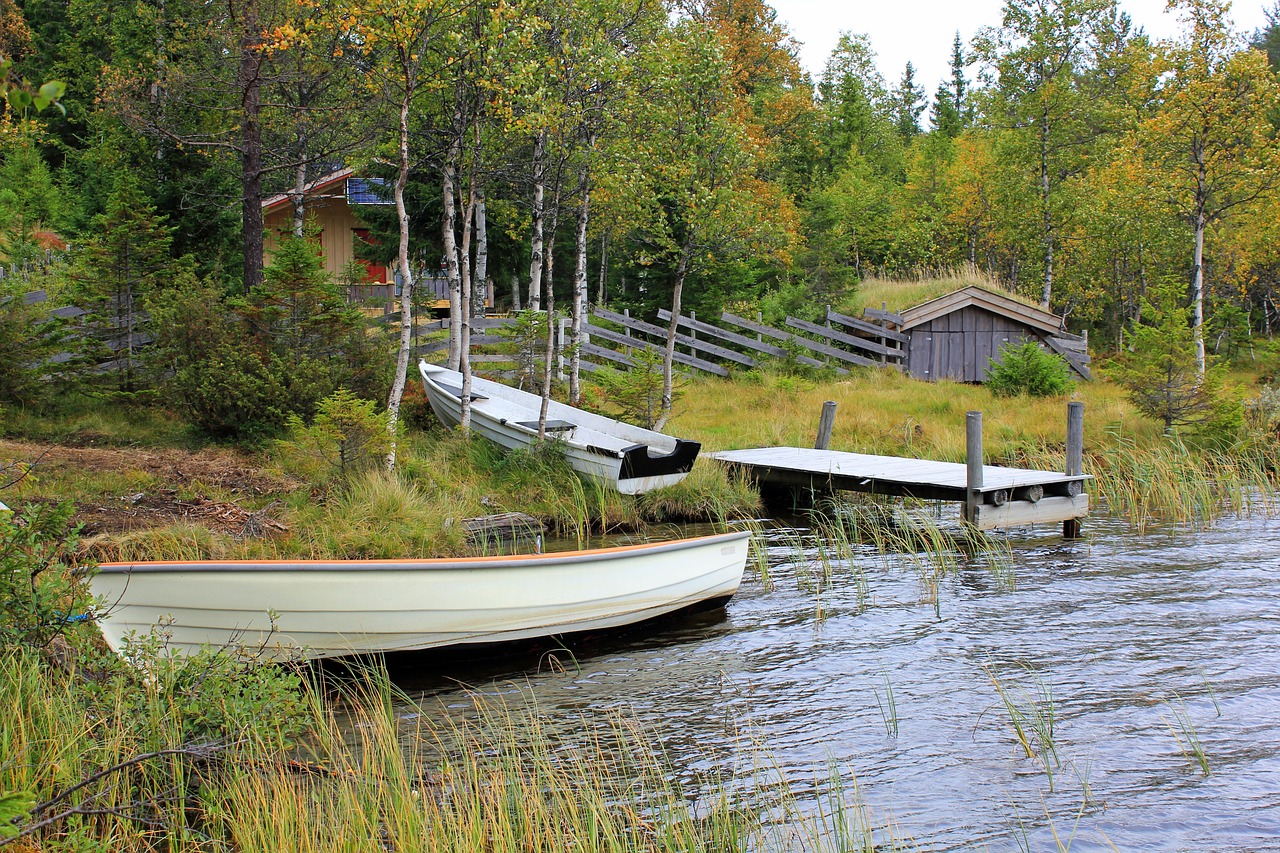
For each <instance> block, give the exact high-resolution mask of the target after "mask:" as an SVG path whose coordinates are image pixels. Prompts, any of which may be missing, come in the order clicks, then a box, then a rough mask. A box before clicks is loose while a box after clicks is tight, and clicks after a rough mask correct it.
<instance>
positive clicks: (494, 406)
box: [419, 363, 701, 495]
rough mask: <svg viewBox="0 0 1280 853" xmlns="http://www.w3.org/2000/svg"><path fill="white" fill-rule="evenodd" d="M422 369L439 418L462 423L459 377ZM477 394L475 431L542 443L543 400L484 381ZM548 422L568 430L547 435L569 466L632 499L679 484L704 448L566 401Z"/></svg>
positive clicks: (512, 442)
mask: <svg viewBox="0 0 1280 853" xmlns="http://www.w3.org/2000/svg"><path fill="white" fill-rule="evenodd" d="M419 370H420V371H421V373H422V382H423V387H424V388H425V389H426V392H427V399H428V401H429V402H430V404H431V409H432V411H434V412H435V413H436V417H438V418H439V419H440V420H441V422H443V423H444V424H446V425H447V426H451V427H456V426H459V425H460V424H461V423H462V401H461V399H460V398H461V389H460V388H459V387H458V386H459V385H460V383H461V377H460V375H459V374H457V373H455V372H453V371H447V370H444V369H442V368H439V367H436V366H433V365H428V364H425V363H423V364H421V365H420V366H419ZM450 382H452V383H453V384H450ZM473 389H475V390H474V393H476V394H478V395H482V396H478V397H477V399H475V400H473V401H472V404H471V429H472V430H473V431H474V432H478V433H480V435H482V436H484V437H485V438H487V439H489V440H490V441H492V442H494V443H495V444H498V445H500V446H502V447H505V448H507V449H508V450H516V449H520V448H528V447H531V446H532V445H533V444H534V443H535V442H536V441H537V440H538V430H537V428H536V421H537V419H538V415H539V411H540V408H541V404H542V399H541V398H540V397H538V396H536V395H533V394H529V393H527V392H524V391H520V390H518V389H515V388H509V387H507V386H504V385H499V384H498V383H496V382H490V381H488V380H484V379H479V378H476V379H474V380H473ZM548 419H549V420H550V421H552V422H558V423H559V424H561V425H563V428H562V429H560V430H554V429H553V430H552V431H551V432H549V433H547V436H548V437H549V438H551V439H554V440H556V441H557V442H558V444H559V445H560V447H561V449H562V450H563V452H564V457H565V459H566V460H567V461H568V463H569V466H570V467H572V468H573V469H574V470H575V471H577V472H578V473H580V474H583V475H585V476H588V477H591V478H594V479H597V480H600V481H603V482H605V483H608V484H609V485H610V486H611V487H612V488H615V489H616V490H617V491H619V492H621V493H622V494H626V495H637V494H641V493H643V492H648V491H652V490H653V489H659V488H663V487H664V486H672V485H675V484H676V483H678V482H680V481H681V480H683V479H684V478H685V476H686V475H687V474H688V473H689V471H691V470H692V469H693V463H694V460H695V459H696V458H697V456H698V451H699V450H700V448H701V445H700V444H699V443H698V442H696V441H688V440H686V439H679V438H673V437H671V436H668V435H663V434H662V433H659V432H654V431H653V430H646V429H642V428H640V427H636V426H633V425H630V424H624V423H621V422H619V421H614V420H612V419H609V418H605V417H602V416H600V415H593V414H591V413H589V412H585V411H582V410H580V409H575V408H573V407H572V406H566V405H564V404H563V403H556V402H550V403H549V405H548ZM526 424H532V425H533V426H532V427H531V426H527V425H526Z"/></svg>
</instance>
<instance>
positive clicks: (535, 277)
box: [529, 131, 547, 311]
mask: <svg viewBox="0 0 1280 853" xmlns="http://www.w3.org/2000/svg"><path fill="white" fill-rule="evenodd" d="M546 154H547V135H546V133H545V132H541V131H540V132H539V133H538V135H537V136H535V137H534V138H533V211H532V219H533V234H532V235H531V237H530V239H529V308H530V309H531V310H533V311H537V310H538V309H539V308H540V307H541V305H542V236H543V227H544V223H543V216H544V211H543V202H544V199H545V198H546V192H547V188H546V180H547V174H546V172H547V166H546V162H545V160H546Z"/></svg>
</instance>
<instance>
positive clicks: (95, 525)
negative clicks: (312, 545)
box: [0, 440, 303, 536]
mask: <svg viewBox="0 0 1280 853" xmlns="http://www.w3.org/2000/svg"><path fill="white" fill-rule="evenodd" d="M37 460H38V461H37ZM15 463H18V464H21V463H28V464H30V463H34V464H35V473H36V476H40V477H43V478H45V479H53V478H54V477H55V476H57V477H60V476H62V473H63V472H65V473H66V474H68V475H69V476H74V477H82V478H93V477H94V476H101V477H103V478H104V479H109V478H112V477H114V476H115V475H119V474H128V473H134V472H144V473H146V474H148V475H150V476H151V477H152V478H154V480H155V483H154V484H153V485H151V486H149V487H148V488H147V489H146V490H145V491H141V492H134V493H131V494H120V495H110V496H103V495H99V496H97V497H95V498H92V499H85V500H77V501H76V520H77V521H78V522H80V523H82V524H83V525H84V531H83V532H84V534H85V535H86V536H93V535H97V534H103V533H108V534H109V533H126V532H130V531H135V530H140V529H146V528H151V527H158V526H163V525H168V524H173V523H174V522H177V521H188V522H190V523H193V524H199V525H201V526H205V527H209V528H211V529H214V530H219V531H222V532H227V533H232V534H234V535H237V536H241V535H261V534H262V533H268V532H271V531H272V530H282V529H283V525H281V524H280V523H279V522H277V521H272V520H271V519H270V518H269V517H268V516H269V513H268V512H264V511H262V510H257V511H255V510H251V509H246V508H245V507H243V506H242V505H241V504H242V502H243V503H250V502H251V503H253V504H261V499H262V498H263V497H268V496H271V495H281V496H283V495H286V494H288V493H290V492H293V491H296V490H297V489H299V488H302V487H303V484H302V483H300V482H298V481H296V480H293V479H290V478H288V477H285V476H282V475H278V474H274V473H271V472H268V471H264V470H262V468H260V467H259V466H258V465H257V464H256V463H255V462H254V460H253V458H252V457H251V456H249V455H247V454H244V453H240V452H237V451H233V450H228V449H225V448H207V449H204V450H199V451H195V452H192V451H187V450H176V449H165V448H147V449H139V448H116V447H111V448H107V447H66V446H62V445H50V444H43V443H38V442H24V441H7V440H0V485H2V484H4V483H6V482H8V481H9V480H11V479H13V476H14V475H15V474H16V473H17V472H16V469H13V468H11V467H10V469H9V470H8V471H4V469H5V468H6V466H12V465H13V464H15Z"/></svg>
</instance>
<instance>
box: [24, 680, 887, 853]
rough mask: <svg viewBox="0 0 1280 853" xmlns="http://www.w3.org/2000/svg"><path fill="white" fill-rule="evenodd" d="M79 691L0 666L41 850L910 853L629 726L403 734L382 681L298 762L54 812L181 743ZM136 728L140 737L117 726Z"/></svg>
mask: <svg viewBox="0 0 1280 853" xmlns="http://www.w3.org/2000/svg"><path fill="white" fill-rule="evenodd" d="M82 690H83V686H82V685H80V684H75V683H73V682H72V681H71V680H69V679H61V680H60V679H59V678H58V677H56V676H52V675H51V674H50V672H49V671H48V670H46V669H44V668H42V667H41V666H40V664H39V663H38V662H37V661H36V660H35V659H34V658H31V657H22V656H4V657H0V697H3V698H0V710H2V711H4V712H5V713H10V714H12V716H10V717H9V719H10V720H12V721H14V722H13V724H12V725H9V724H7V725H6V726H5V727H4V729H3V734H2V735H0V737H3V745H4V747H5V750H4V753H3V754H4V756H5V758H4V759H3V761H0V791H3V792H13V791H29V792H31V793H32V794H33V796H34V798H35V799H36V800H38V801H44V802H51V801H58V804H57V807H56V808H51V809H50V810H46V811H45V812H41V813H39V814H36V815H34V816H33V817H29V818H28V819H27V820H26V821H24V822H22V823H21V824H20V827H21V828H25V829H26V830H27V831H28V832H30V833H31V839H30V840H32V841H38V842H39V847H38V849H47V850H73V849H74V850H82V849H111V850H116V851H126V853H128V851H146V850H154V849H157V847H159V848H162V849H167V850H170V851H174V853H183V851H193V853H194V851H198V850H210V849H232V850H271V851H273V853H320V851H335V850H349V851H353V853H355V851H367V850H374V849H389V850H415V851H426V852H427V853H437V851H439V853H444V851H449V853H454V851H456V853H471V852H472V851H476V850H486V851H494V852H495V853H499V851H513V853H514V851H522V853H523V851H548V853H550V851H564V850H590V851H598V852H599V853H615V851H616V853H624V851H626V853H633V851H641V852H642V853H644V852H645V851H652V853H665V851H688V850H717V851H737V850H783V849H795V848H794V842H795V840H796V839H797V838H803V839H805V840H806V845H805V849H812V850H833V851H835V850H855V849H856V850H863V849H865V850H870V849H879V850H889V849H897V845H896V844H895V843H889V842H884V843H882V845H880V846H876V845H873V843H872V840H871V838H872V834H873V833H874V826H873V823H872V820H871V817H870V813H869V811H868V810H867V808H866V806H865V804H864V803H862V802H861V799H860V797H859V796H858V792H857V790H856V788H855V789H853V790H846V789H845V787H844V785H843V782H842V780H841V778H840V776H839V774H833V776H832V781H831V782H830V783H829V784H828V785H826V786H824V788H825V794H823V797H824V799H823V800H822V801H820V802H818V803H817V804H816V805H815V803H814V802H813V801H812V800H811V799H810V800H801V799H800V797H799V795H798V794H797V793H794V792H793V789H792V788H791V786H790V785H789V784H788V783H786V782H785V781H784V780H783V779H782V778H781V776H780V775H779V774H771V773H768V772H765V771H763V770H762V768H768V767H769V766H771V761H770V759H769V758H768V756H767V755H748V756H744V758H745V759H746V761H747V763H748V764H749V765H751V766H752V767H754V768H755V769H754V770H753V771H751V772H750V773H748V775H747V777H744V778H738V779H733V778H730V777H729V776H725V775H723V774H722V773H719V772H716V771H703V772H694V771H690V770H689V769H688V768H687V767H676V766H674V765H673V763H672V761H671V759H670V758H669V757H668V756H666V755H665V753H664V750H663V749H662V746H661V743H660V740H659V736H658V733H656V732H653V731H650V730H646V729H645V728H644V727H643V726H641V725H639V724H638V723H637V722H636V720H635V719H634V718H631V717H630V716H628V715H626V714H625V713H622V712H589V711H584V712H583V714H582V716H581V718H580V719H577V720H563V719H557V720H554V721H552V720H550V719H549V718H547V717H545V716H544V715H542V714H540V713H539V712H538V710H537V708H536V707H534V708H525V707H521V708H515V707H512V706H509V705H506V704H503V703H502V702H501V701H500V700H494V699H488V698H481V697H479V696H476V697H474V699H473V701H474V707H473V708H471V709H470V711H469V712H468V713H465V714H460V713H452V714H441V715H428V714H421V713H415V714H404V713H402V709H403V708H406V707H408V706H407V704H406V700H405V697H403V696H399V695H398V694H397V692H396V690H395V688H394V687H393V686H392V685H391V684H390V682H389V681H388V680H387V678H386V676H385V674H384V673H379V672H372V673H358V674H357V675H356V676H355V677H354V678H353V679H351V680H348V681H344V682H342V683H339V684H335V683H334V682H332V681H329V682H328V683H327V684H324V685H323V686H318V687H317V690H316V691H315V692H312V693H310V694H309V695H310V696H311V701H310V702H309V704H308V705H307V708H308V709H309V710H308V711H307V714H308V715H309V720H310V723H309V731H308V733H307V735H306V736H305V737H304V739H303V740H302V741H301V742H300V743H299V744H298V746H297V747H296V748H295V751H294V753H293V754H292V755H282V754H281V753H280V751H279V745H278V743H276V742H275V741H274V739H273V738H272V737H270V736H260V735H257V734H253V733H248V732H246V733H245V734H244V736H242V737H239V738H234V739H232V740H231V741H229V742H226V743H223V744H221V745H220V747H219V749H217V750H216V751H209V752H207V753H206V754H204V755H203V757H195V756H194V755H192V754H184V755H170V756H159V757H153V758H146V759H145V760H144V761H142V762H140V763H138V764H136V765H133V766H130V767H125V768H122V769H119V770H116V771H113V772H108V773H106V774H104V775H102V776H101V777H100V778H97V779H95V780H94V781H92V782H91V783H90V784H88V785H86V786H84V787H83V788H80V789H78V790H75V792H74V793H73V794H71V795H69V796H67V797H66V798H65V799H61V800H59V795H60V794H61V793H62V792H66V791H68V790H71V789H73V786H75V785H76V784H77V783H78V782H79V781H80V780H84V779H90V778H92V777H94V776H95V774H97V773H99V772H100V771H101V770H102V769H103V768H110V767H120V766H121V765H123V764H124V763H126V762H128V761H129V760H131V759H133V758H137V757H138V756H146V755H147V754H148V753H149V752H151V751H154V750H155V748H157V747H162V746H163V745H166V744H168V745H169V746H173V745H175V744H178V745H181V744H182V743H183V742H182V740H181V737H180V730H181V728H182V720H181V718H180V716H179V715H178V714H176V713H175V709H174V707H173V705H172V704H171V703H170V702H169V701H168V700H167V699H166V698H165V697H164V696H163V695H161V694H160V693H159V692H154V693H153V695H151V696H150V697H148V698H147V699H146V700H145V702H144V703H143V704H142V705H138V704H137V703H136V702H135V700H134V699H131V698H130V697H128V696H126V695H124V694H122V693H117V694H111V695H107V696H104V697H101V700H102V701H101V702H100V703H98V704H97V705H95V708H96V710H97V713H98V715H100V716H102V717H103V718H102V719H94V718H91V717H89V716H87V715H86V714H85V713H83V708H84V704H83V702H82V701H81V700H80V699H79V698H78V697H77V696H76V695H75V694H76V693H77V692H80V691H82ZM319 690H323V691H324V693H325V695H324V700H323V701H321V696H320V692H318V691H319ZM129 713H134V714H142V715H144V716H145V718H146V723H147V726H116V725H111V724H110V720H111V719H112V718H115V719H119V718H120V717H122V716H123V715H125V714H129ZM124 732H127V733H128V734H124ZM140 738H141V739H140ZM46 816H52V817H54V819H52V820H51V821H50V822H49V823H48V824H47V825H46V826H43V827H40V828H38V829H37V828H34V827H33V823H34V822H38V821H39V820H41V819H42V818H43V817H46Z"/></svg>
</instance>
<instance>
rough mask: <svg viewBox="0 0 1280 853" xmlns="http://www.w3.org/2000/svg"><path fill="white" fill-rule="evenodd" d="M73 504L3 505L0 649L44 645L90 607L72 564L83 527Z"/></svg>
mask: <svg viewBox="0 0 1280 853" xmlns="http://www.w3.org/2000/svg"><path fill="white" fill-rule="evenodd" d="M73 512H74V507H72V505H71V504H69V503H62V504H57V505H53V504H46V505H42V504H31V505H30V506H27V507H26V508H24V509H23V510H22V511H21V512H20V513H14V512H11V511H9V510H5V509H0V648H4V649H8V648H12V647H14V646H26V647H28V648H33V649H43V648H45V647H47V646H48V645H49V643H50V642H52V640H53V638H54V637H55V636H57V635H59V634H61V633H62V632H63V631H64V630H65V629H66V628H67V626H68V625H70V624H71V622H72V620H73V619H75V617H76V616H77V615H78V614H80V613H83V612H84V611H85V609H86V608H87V605H88V597H87V595H86V594H85V592H84V590H83V588H82V585H81V584H80V582H79V580H78V579H77V578H75V577H74V576H73V575H72V572H71V569H70V568H69V566H68V565H67V562H68V561H67V555H68V554H70V553H71V552H73V551H75V548H76V545H77V543H78V535H77V532H78V528H76V527H73V526H72V524H71V516H72V514H73Z"/></svg>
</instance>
